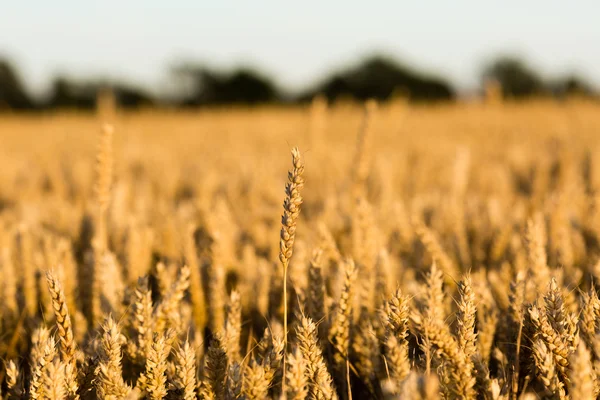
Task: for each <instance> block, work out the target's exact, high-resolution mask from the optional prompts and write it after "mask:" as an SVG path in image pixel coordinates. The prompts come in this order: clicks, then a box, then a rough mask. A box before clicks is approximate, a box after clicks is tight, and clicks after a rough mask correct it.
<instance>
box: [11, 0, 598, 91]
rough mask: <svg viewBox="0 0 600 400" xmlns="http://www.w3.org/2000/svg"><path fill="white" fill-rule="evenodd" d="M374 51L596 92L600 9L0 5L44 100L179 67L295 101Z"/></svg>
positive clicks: (150, 2)
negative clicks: (504, 56)
mask: <svg viewBox="0 0 600 400" xmlns="http://www.w3.org/2000/svg"><path fill="white" fill-rule="evenodd" d="M376 50H380V51H384V52H387V53H389V54H390V55H392V56H395V57H396V58H398V59H399V60H404V61H406V62H407V63H409V64H411V65H413V66H417V67H422V68H424V69H426V70H427V71H432V72H437V73H440V74H442V75H443V76H446V77H448V78H450V79H451V80H452V82H453V83H454V84H456V85H457V86H458V87H459V88H463V89H464V88H469V87H473V86H475V85H476V83H477V77H478V74H479V71H480V69H481V66H482V64H483V63H484V62H485V61H486V60H488V59H489V58H490V57H491V56H493V55H495V54H498V53H512V54H522V55H526V56H527V59H528V60H529V61H530V62H531V64H532V66H533V67H535V68H536V69H539V70H541V71H542V72H543V73H544V74H545V76H547V77H553V76H557V75H558V74H560V73H563V72H568V71H574V72H578V73H581V74H582V75H583V76H584V77H586V78H588V79H590V80H591V81H593V82H594V83H595V84H596V86H597V87H600V1H598V0H595V1H572V2H568V1H551V0H545V1H539V0H521V1H513V0H510V1H495V2H492V1H485V0H454V1H450V0H448V1H446V0H439V1H411V2H408V1H377V0H371V1H352V0H346V1H337V0H336V1H333V0H330V1H326V0H321V1H314V0H304V1H297V2H288V1H274V0H273V1H271V0H270V1H260V0H255V1H244V0H237V1H234V0H228V1H225V0H221V1H203V0H195V1H194V0H171V1H156V0H120V1H116V0H104V1H92V0H88V1H75V0H63V1H61V0H56V1H45V0H39V1H34V0H31V1H26V0H23V1H16V0H15V1H9V0H0V54H4V55H8V56H9V57H10V58H11V59H12V60H14V62H15V63H16V64H17V66H18V68H19V71H21V72H22V75H23V78H24V79H25V80H26V81H27V84H28V87H29V88H30V89H33V90H35V91H37V92H39V91H41V90H42V89H43V88H44V87H45V85H47V83H48V82H49V80H50V78H51V76H53V75H54V74H56V73H59V72H61V73H68V74H72V75H75V76H79V77H90V76H108V77H112V78H122V79H127V80H132V81H134V82H136V83H139V84H142V85H144V86H145V87H148V88H150V89H151V90H153V91H155V92H158V91H161V90H164V89H165V87H166V82H167V81H168V75H167V73H166V71H167V68H168V66H169V65H171V64H172V63H173V62H175V61H177V60H178V59H181V58H183V57H185V58H186V59H194V60H204V61H206V62H208V63H209V64H211V65H214V66H217V67H232V66H235V65H237V64H245V65H250V66H255V67H257V68H259V69H262V70H265V71H266V72H267V73H270V74H272V75H273V76H274V78H275V79H276V81H277V82H278V83H279V84H280V85H281V86H282V87H284V88H288V89H292V90H293V89H297V88H299V87H301V86H302V85H305V84H310V83H313V82H315V81H316V80H319V78H321V77H323V76H324V74H325V73H326V72H328V71H329V70H331V69H335V68H339V67H343V66H344V65H346V64H347V63H351V62H356V61H357V60H358V58H359V57H360V56H361V55H365V54H368V53H371V52H372V51H376Z"/></svg>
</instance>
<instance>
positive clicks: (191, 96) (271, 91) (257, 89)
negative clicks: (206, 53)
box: [173, 64, 281, 105]
mask: <svg viewBox="0 0 600 400" xmlns="http://www.w3.org/2000/svg"><path fill="white" fill-rule="evenodd" d="M173 73H174V75H175V76H176V78H177V80H178V81H179V82H180V86H183V87H180V90H181V91H182V93H185V94H184V98H183V100H182V101H181V102H182V103H183V104H187V105H204V104H229V103H231V104H236V103H237V104H256V103H269V102H274V101H278V100H280V99H281V97H280V94H279V91H278V89H277V87H276V86H275V84H274V83H273V82H272V81H271V80H269V79H268V78H266V77H264V76H262V75H260V74H259V73H257V72H256V71H254V70H252V69H248V68H240V69H237V70H235V71H233V72H232V73H231V74H223V73H219V72H215V71H213V70H211V69H208V68H206V67H202V66H194V65H193V64H182V65H180V66H178V67H176V68H175V69H174V70H173ZM181 83H183V85H182V84H181Z"/></svg>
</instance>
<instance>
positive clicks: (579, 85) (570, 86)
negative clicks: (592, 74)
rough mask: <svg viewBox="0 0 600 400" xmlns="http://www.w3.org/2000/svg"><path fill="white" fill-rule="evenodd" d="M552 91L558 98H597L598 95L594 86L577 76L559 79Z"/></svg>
mask: <svg viewBox="0 0 600 400" xmlns="http://www.w3.org/2000/svg"><path fill="white" fill-rule="evenodd" d="M552 91H553V93H555V94H556V95H557V96H568V95H579V96H585V97H597V96H598V93H597V92H596V91H595V90H594V88H593V86H592V85H591V84H590V83H589V82H587V81H586V80H585V79H584V78H582V77H580V76H577V75H569V76H566V77H563V78H561V79H559V80H558V81H557V82H555V83H554V84H553V85H552Z"/></svg>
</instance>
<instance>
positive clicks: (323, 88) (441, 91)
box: [300, 56, 454, 101]
mask: <svg viewBox="0 0 600 400" xmlns="http://www.w3.org/2000/svg"><path fill="white" fill-rule="evenodd" d="M394 93H404V94H405V95H406V96H407V97H408V99H409V100H412V101H439V100H450V99H452V98H454V90H453V89H452V86H451V85H450V84H449V83H448V82H446V81H444V80H443V79H440V78H435V77H429V76H425V75H423V74H421V73H418V72H415V71H413V70H411V69H410V68H408V67H405V66H403V65H401V64H398V63H397V62H395V61H394V60H392V59H390V58H388V57H384V56H374V57H371V58H368V59H366V60H365V61H363V62H362V63H361V64H359V65H358V66H356V67H355V68H351V69H347V70H344V71H341V72H336V73H335V74H333V75H331V76H330V77H328V78H326V79H325V80H324V81H323V82H322V83H321V84H320V85H318V86H317V87H316V88H314V89H312V90H310V91H308V92H306V93H304V94H303V95H302V96H300V99H301V100H308V99H311V98H313V97H314V96H315V95H317V94H323V95H325V96H326V97H327V98H328V99H330V100H333V99H337V98H341V97H353V98H355V99H358V100H366V99H369V98H374V99H378V100H386V99H389V98H390V97H392V95H393V94H394Z"/></svg>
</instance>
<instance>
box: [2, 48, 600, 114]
mask: <svg viewBox="0 0 600 400" xmlns="http://www.w3.org/2000/svg"><path fill="white" fill-rule="evenodd" d="M480 78H481V82H482V88H483V87H484V86H485V82H490V81H492V82H495V83H496V84H497V85H498V87H499V91H500V93H501V95H502V97H504V98H514V99H521V98H527V97H531V96H541V95H545V96H556V97H561V96H566V95H568V94H572V93H577V94H580V95H584V96H590V97H597V96H598V93H597V92H596V91H595V89H594V88H593V87H592V86H591V85H590V84H588V83H587V82H586V81H585V80H584V79H582V78H580V77H577V76H565V77H562V78H560V79H555V80H550V81H549V80H545V79H543V78H542V76H541V74H539V73H538V72H536V71H534V70H533V69H532V68H531V67H530V66H528V65H527V63H526V62H524V61H523V60H520V59H518V58H514V57H499V58H497V59H496V60H494V61H492V62H491V63H489V64H488V65H487V66H486V67H485V68H484V69H483V72H482V74H481V77H480ZM172 79H173V81H174V82H175V84H176V85H177V86H178V87H179V90H178V93H177V94H175V95H171V96H157V95H152V94H150V92H148V91H146V90H144V89H143V88H139V87H135V86H133V85H130V84H127V83H123V82H110V81H106V80H101V79H98V80H89V81H85V82H81V81H75V80H72V79H69V78H68V77H62V76H59V77H56V78H55V79H54V80H53V82H52V84H51V88H50V91H49V94H48V95H47V96H45V97H44V98H35V97H33V96H31V95H30V94H28V92H27V90H26V89H25V86H24V84H23V81H22V79H21V77H20V76H19V74H18V72H17V70H16V68H15V67H14V65H12V64H11V63H10V62H9V61H8V60H6V59H0V110H7V109H9V110H52V109H60V108H69V109H84V110H85V109H93V108H94V107H95V105H96V104H95V103H96V99H97V94H98V93H99V91H101V90H105V89H110V90H111V91H112V92H113V94H114V96H115V99H116V101H117V103H118V104H119V105H120V106H121V107H123V108H139V107H147V106H167V105H168V106H175V107H196V106H204V105H223V104H261V103H281V102H285V103H295V102H306V101H309V100H310V99H312V98H313V97H315V96H317V95H321V96H324V97H325V98H327V99H328V100H329V101H335V100H339V99H343V98H348V99H356V100H365V99H368V98H375V99H378V100H387V99H390V98H391V97H393V96H402V97H404V98H405V99H407V100H408V101H412V102H440V101H452V100H454V99H455V98H456V97H457V92H456V89H455V88H454V87H453V85H452V84H451V83H450V82H449V81H448V80H447V79H445V78H443V77H440V76H431V75H427V74H424V73H422V72H420V71H417V70H414V69H412V68H409V67H407V66H405V65H403V64H402V63H400V62H398V61H396V60H394V59H392V58H389V57H385V56H373V57H370V58H367V59H365V60H363V61H362V62H361V63H359V64H358V65H356V66H353V67H349V68H346V69H343V70H339V71H335V72H333V73H331V74H329V75H328V76H326V77H325V78H324V79H323V80H321V81H320V82H319V83H318V84H316V85H314V86H313V87H309V88H306V89H305V90H302V91H300V92H299V93H294V94H289V93H286V92H285V91H283V90H282V89H281V88H280V87H278V85H277V84H276V83H275V82H274V81H273V80H272V79H271V78H269V77H268V76H266V75H264V74H262V73H260V72H258V71H255V70H252V69H248V68H238V69H236V70H234V71H231V72H223V71H218V70H215V69H211V68H209V67H206V66H203V65H198V64H190V63H187V64H180V65H179V66H177V67H176V68H174V69H173V70H172ZM482 91H483V89H482Z"/></svg>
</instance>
